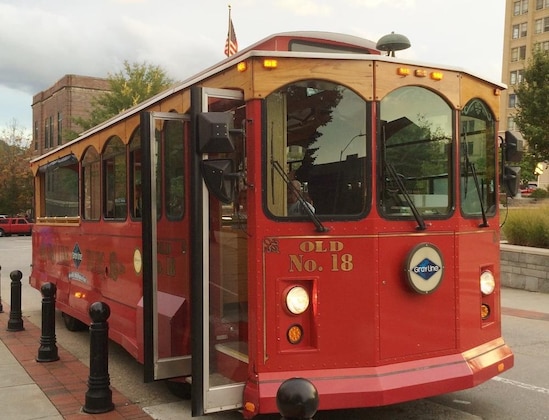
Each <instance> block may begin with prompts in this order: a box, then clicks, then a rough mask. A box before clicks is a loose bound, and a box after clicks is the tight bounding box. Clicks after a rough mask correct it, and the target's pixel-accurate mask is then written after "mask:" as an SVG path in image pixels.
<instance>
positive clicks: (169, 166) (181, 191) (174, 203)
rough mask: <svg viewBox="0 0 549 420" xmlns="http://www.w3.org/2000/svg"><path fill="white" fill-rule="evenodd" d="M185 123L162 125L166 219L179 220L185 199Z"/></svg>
mask: <svg viewBox="0 0 549 420" xmlns="http://www.w3.org/2000/svg"><path fill="white" fill-rule="evenodd" d="M188 129H189V128H188V123H187V121H179V120H175V121H166V124H165V125H164V134H163V137H164V149H163V151H164V158H163V161H164V203H165V204H166V216H167V217H168V219H171V220H174V219H181V218H182V217H183V210H184V203H185V202H184V198H185V171H184V165H183V163H184V162H185V155H184V142H183V139H184V138H185V135H188Z"/></svg>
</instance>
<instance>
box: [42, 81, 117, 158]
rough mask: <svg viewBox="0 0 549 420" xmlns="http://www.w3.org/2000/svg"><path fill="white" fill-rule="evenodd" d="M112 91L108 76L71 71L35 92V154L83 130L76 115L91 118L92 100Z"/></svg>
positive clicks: (45, 150) (65, 140) (55, 145)
mask: <svg viewBox="0 0 549 420" xmlns="http://www.w3.org/2000/svg"><path fill="white" fill-rule="evenodd" d="M108 91H109V81H108V80H107V79H101V78H97V77H89V76H77V75H73V74H67V75H65V76H63V77H62V78H61V79H60V80H58V81H57V82H56V83H55V84H54V85H53V86H51V87H49V88H47V89H46V90H44V91H42V92H40V93H37V94H36V95H34V96H33V98H32V120H33V133H32V137H33V149H34V154H35V156H39V155H41V154H43V153H45V152H47V151H48V150H50V149H53V148H55V147H57V146H59V145H60V144H63V143H66V142H67V141H68V139H69V137H68V135H69V133H71V132H73V133H74V132H80V131H82V128H81V127H80V126H79V125H78V124H76V123H75V122H74V121H73V118H74V117H81V118H88V116H89V112H90V105H91V101H92V99H93V98H94V97H96V96H97V95H98V94H101V93H104V92H108Z"/></svg>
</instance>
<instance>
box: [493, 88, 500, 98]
mask: <svg viewBox="0 0 549 420" xmlns="http://www.w3.org/2000/svg"><path fill="white" fill-rule="evenodd" d="M500 95H501V90H499V89H498V88H495V89H494V96H500Z"/></svg>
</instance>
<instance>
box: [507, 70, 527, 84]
mask: <svg viewBox="0 0 549 420" xmlns="http://www.w3.org/2000/svg"><path fill="white" fill-rule="evenodd" d="M523 76H524V70H514V71H512V72H511V73H510V74H509V84H511V85H516V84H518V83H522V80H523Z"/></svg>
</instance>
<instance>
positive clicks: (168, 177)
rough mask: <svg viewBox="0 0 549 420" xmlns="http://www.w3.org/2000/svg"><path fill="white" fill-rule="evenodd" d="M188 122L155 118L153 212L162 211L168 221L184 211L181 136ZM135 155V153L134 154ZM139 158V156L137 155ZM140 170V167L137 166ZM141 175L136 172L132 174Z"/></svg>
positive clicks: (182, 144)
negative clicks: (154, 196) (154, 206)
mask: <svg viewBox="0 0 549 420" xmlns="http://www.w3.org/2000/svg"><path fill="white" fill-rule="evenodd" d="M188 135H189V124H188V122H187V121H182V120H167V121H157V126H156V128H155V154H156V159H155V162H156V166H155V168H154V170H155V171H156V186H155V190H156V214H157V218H160V217H161V215H162V211H164V216H165V217H167V218H168V219H169V220H179V219H181V218H182V217H183V214H184V210H185V166H184V162H185V155H184V149H185V147H184V145H185V142H184V139H185V136H187V137H188ZM135 157H137V155H135ZM139 158H140V155H139ZM139 171H140V169H139ZM137 176H139V177H140V176H141V175H140V172H139V175H137V174H136V175H135V177H137Z"/></svg>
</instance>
